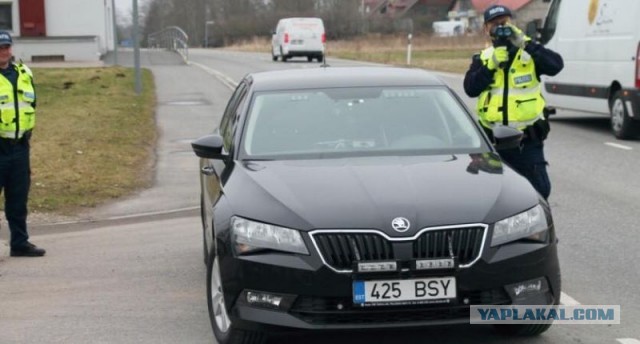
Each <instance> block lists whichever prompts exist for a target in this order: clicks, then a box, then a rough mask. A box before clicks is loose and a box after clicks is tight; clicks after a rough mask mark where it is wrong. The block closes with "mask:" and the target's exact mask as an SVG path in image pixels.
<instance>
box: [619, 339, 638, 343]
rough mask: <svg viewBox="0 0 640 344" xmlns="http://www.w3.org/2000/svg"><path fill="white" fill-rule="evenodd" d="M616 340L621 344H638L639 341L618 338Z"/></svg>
mask: <svg viewBox="0 0 640 344" xmlns="http://www.w3.org/2000/svg"><path fill="white" fill-rule="evenodd" d="M616 340H617V341H618V342H620V343H621V344H640V340H637V339H634V338H618V339H616Z"/></svg>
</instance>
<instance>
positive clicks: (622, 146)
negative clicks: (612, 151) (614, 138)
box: [604, 142, 633, 150]
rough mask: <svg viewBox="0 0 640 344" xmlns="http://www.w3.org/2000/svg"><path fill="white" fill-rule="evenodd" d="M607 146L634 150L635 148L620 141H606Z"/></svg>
mask: <svg viewBox="0 0 640 344" xmlns="http://www.w3.org/2000/svg"><path fill="white" fill-rule="evenodd" d="M604 144H605V145H607V146H611V147H614V148H620V149H624V150H632V149H633V148H631V147H629V146H625V145H621V144H619V143H614V142H605V143H604Z"/></svg>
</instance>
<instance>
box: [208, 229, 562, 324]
mask: <svg viewBox="0 0 640 344" xmlns="http://www.w3.org/2000/svg"><path fill="white" fill-rule="evenodd" d="M550 240H551V241H552V242H551V243H548V244H534V243H512V244H508V245H504V246H500V247H496V248H489V247H487V248H485V250H484V251H483V252H482V255H481V256H480V259H478V260H477V261H476V262H475V263H474V264H473V265H471V266H469V267H468V268H458V269H453V270H448V271H437V272H429V271H411V270H409V271H407V270H408V269H404V270H403V271H398V272H392V273H381V274H378V275H376V276H375V277H374V279H405V278H422V277H436V276H437V277H448V276H453V277H455V278H456V284H457V298H456V299H454V300H451V301H450V302H448V303H441V304H426V305H424V304H423V305H407V306H377V307H360V306H358V305H354V303H353V301H352V298H353V296H352V282H353V280H354V279H362V277H363V275H359V276H357V275H354V274H353V273H339V272H336V271H334V270H333V269H330V268H329V267H327V266H326V265H325V263H323V261H322V259H321V258H320V256H319V254H318V252H317V251H314V250H313V249H312V250H311V255H310V256H300V255H288V254H280V253H268V254H260V255H253V256H240V257H237V256H234V255H224V254H223V255H220V256H219V259H220V263H221V273H222V279H223V285H224V293H225V300H226V302H227V308H228V309H229V314H230V316H231V320H232V322H234V324H235V325H236V326H239V327H242V328H246V329H253V330H263V331H270V332H273V331H278V330H285V329H307V330H319V329H321V330H337V329H367V328H396V327H415V326H429V325H444V324H457V323H469V306H470V305H506V304H557V303H559V299H560V269H559V264H558V258H557V245H556V243H555V237H552V238H550ZM221 244H222V243H221ZM219 247H220V246H219ZM309 247H313V246H309ZM224 251H225V252H231V250H224ZM367 277H368V279H371V277H370V276H367ZM533 279H542V280H544V282H545V285H546V286H548V288H546V290H544V291H543V292H540V293H530V294H526V295H524V296H523V295H520V296H518V297H516V296H514V295H513V293H512V292H508V290H506V288H505V286H508V285H512V284H517V283H520V282H524V281H530V280H533ZM248 291H257V292H264V293H269V294H274V295H278V296H281V297H282V302H281V303H280V305H279V307H274V308H275V309H273V308H269V307H263V306H255V305H250V304H249V303H248V302H247V294H246V293H247V292H248Z"/></svg>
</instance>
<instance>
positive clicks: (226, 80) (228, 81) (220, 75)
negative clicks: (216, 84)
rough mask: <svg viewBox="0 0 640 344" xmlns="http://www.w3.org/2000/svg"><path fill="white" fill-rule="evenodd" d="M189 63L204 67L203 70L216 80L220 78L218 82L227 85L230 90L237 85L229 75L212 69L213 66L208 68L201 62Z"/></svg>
mask: <svg viewBox="0 0 640 344" xmlns="http://www.w3.org/2000/svg"><path fill="white" fill-rule="evenodd" d="M190 64H192V65H194V66H196V67H199V68H202V69H204V71H205V72H207V73H209V74H211V75H213V76H215V77H216V78H217V79H218V80H220V82H222V83H223V84H224V85H225V86H227V87H228V88H230V89H231V90H232V91H233V90H235V89H236V87H238V83H237V82H235V81H234V80H233V79H231V78H230V77H228V76H226V75H224V74H223V73H221V72H219V71H217V70H215V69H213V68H209V67H207V66H205V65H203V64H200V63H198V62H190Z"/></svg>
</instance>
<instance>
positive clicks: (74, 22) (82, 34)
mask: <svg viewBox="0 0 640 344" xmlns="http://www.w3.org/2000/svg"><path fill="white" fill-rule="evenodd" d="M111 4H112V3H111V0H46V1H45V0H0V29H2V30H6V31H9V32H10V33H11V34H12V36H13V37H14V42H15V47H14V49H13V54H14V56H15V57H16V58H17V59H22V60H23V61H25V62H27V61H34V62H39V61H98V60H100V58H101V57H102V56H103V55H104V54H105V53H106V52H107V51H109V50H113V42H114V36H113V34H114V29H113V8H112V6H111Z"/></svg>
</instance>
